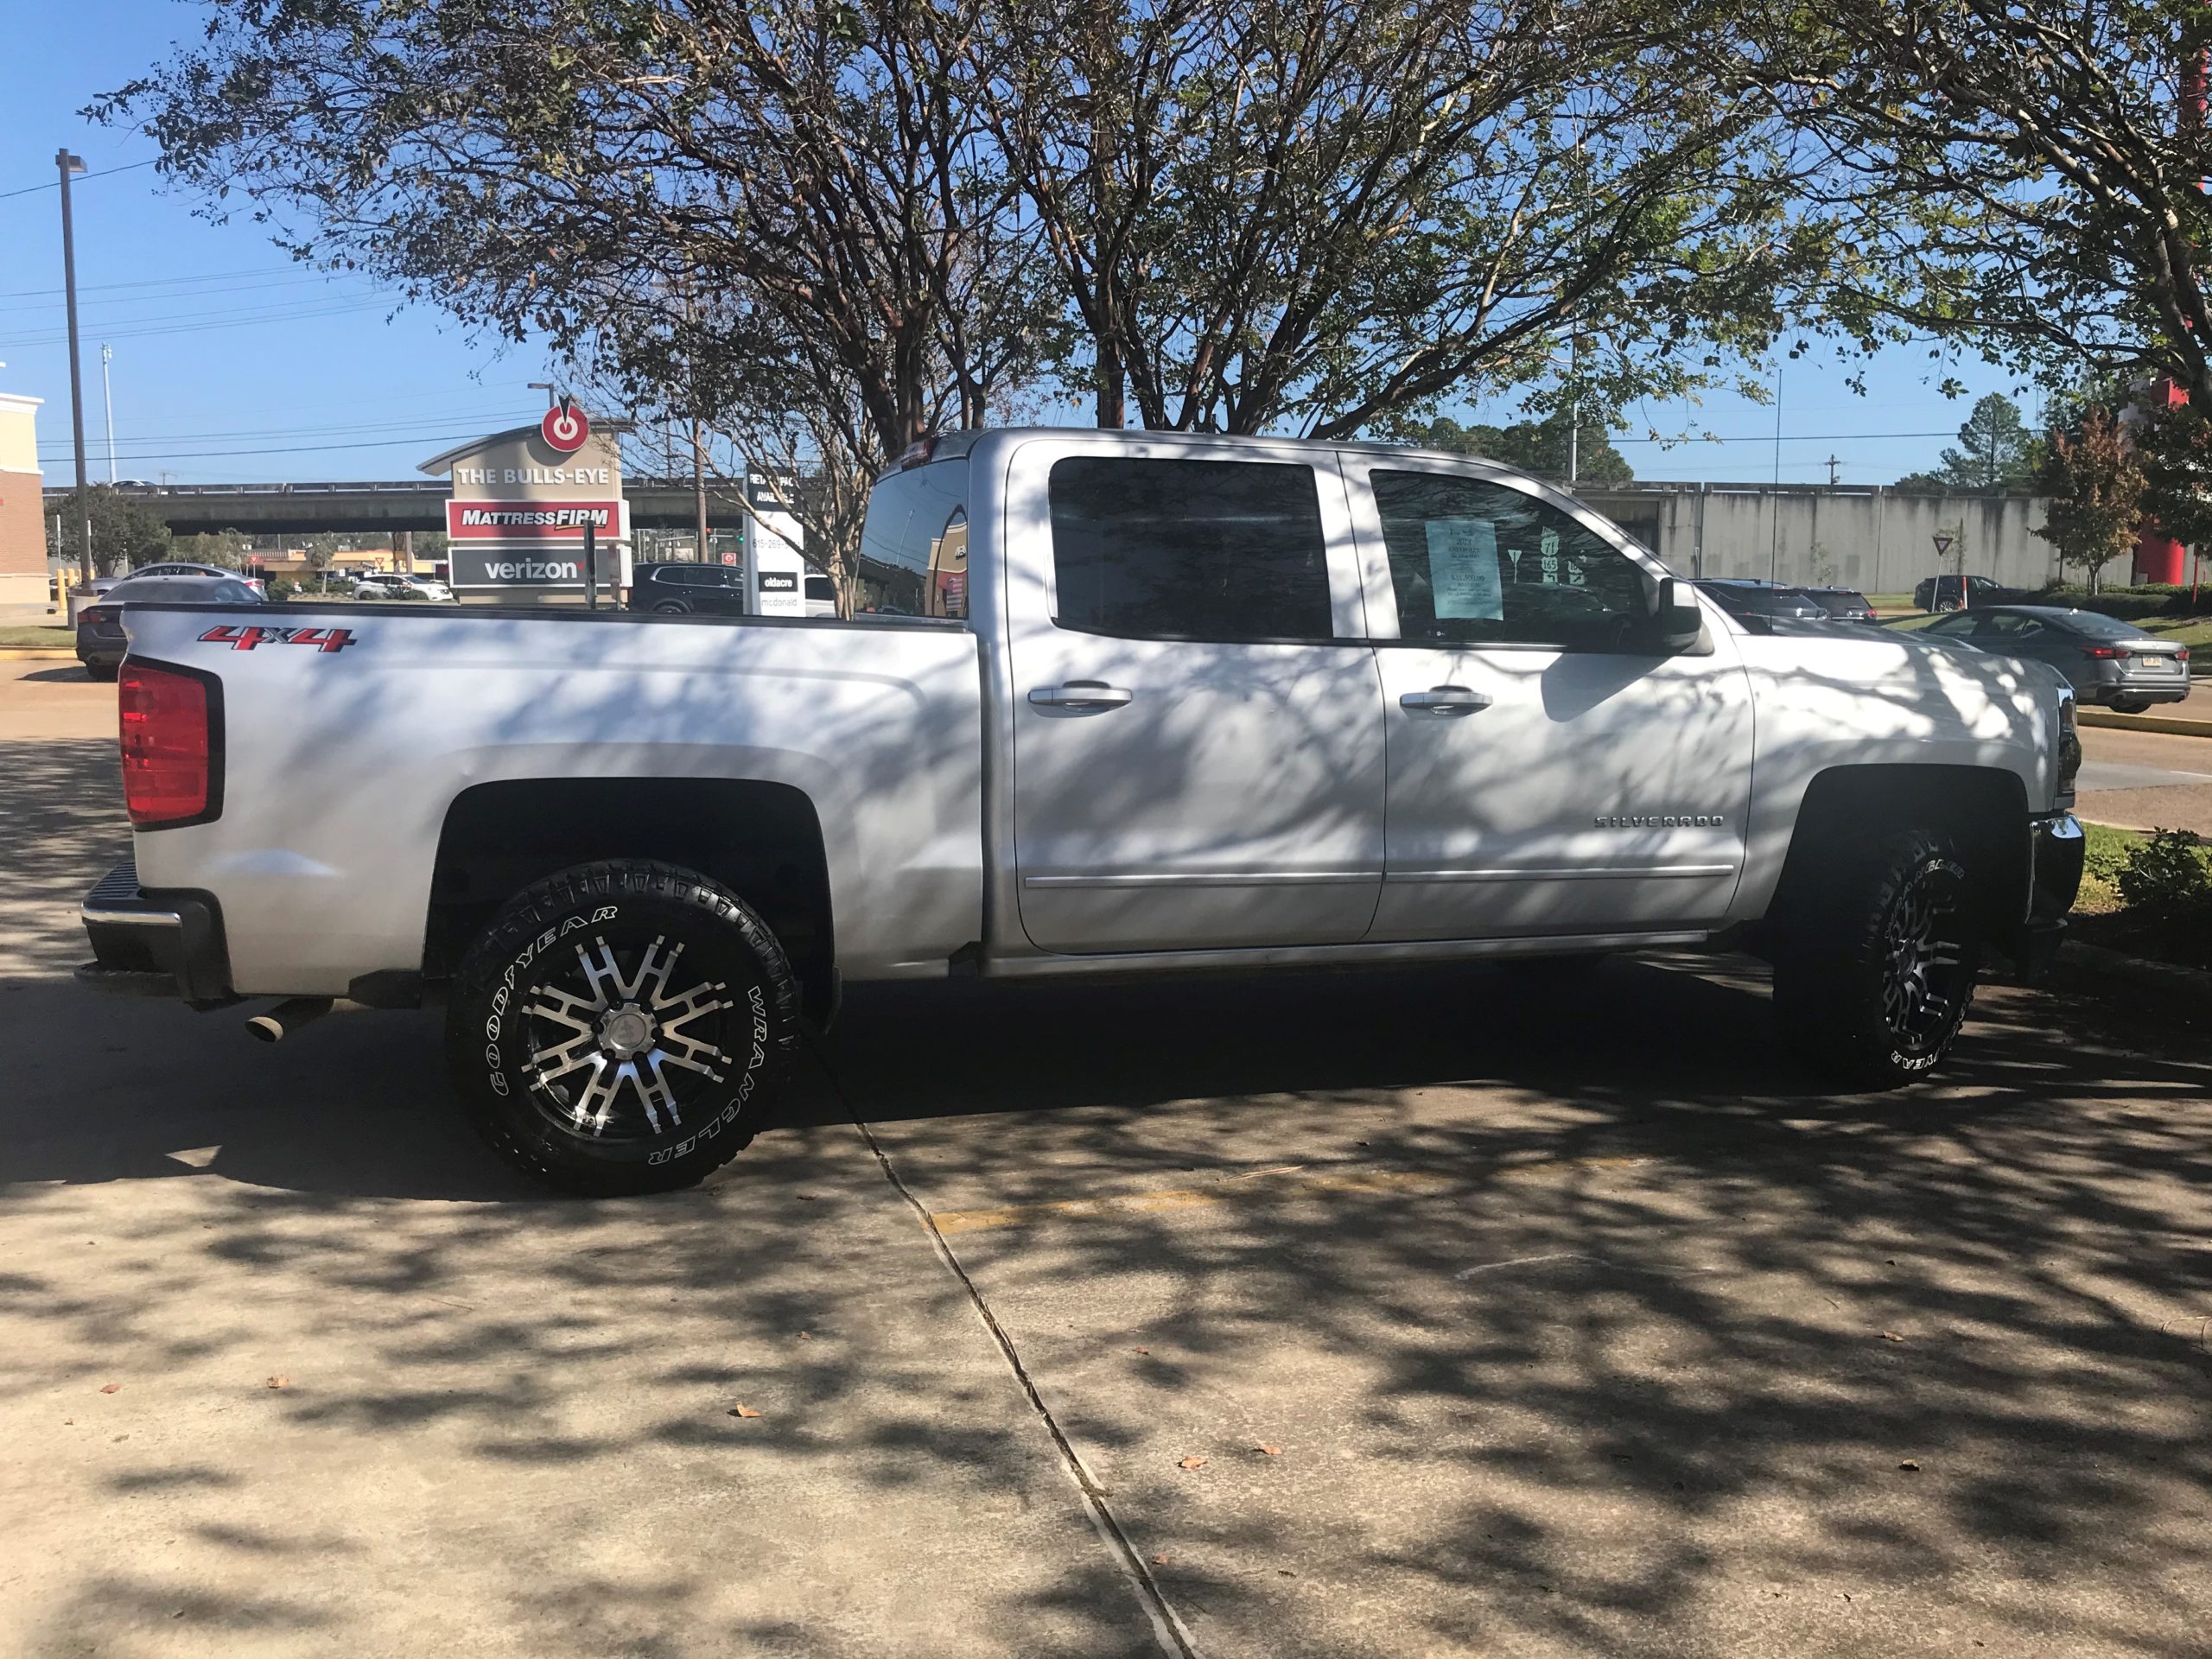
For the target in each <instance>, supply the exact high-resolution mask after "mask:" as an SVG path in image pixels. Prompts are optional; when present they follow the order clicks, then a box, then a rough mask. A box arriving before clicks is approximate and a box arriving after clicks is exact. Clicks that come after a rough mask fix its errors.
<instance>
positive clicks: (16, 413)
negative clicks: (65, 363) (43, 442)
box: [0, 392, 47, 610]
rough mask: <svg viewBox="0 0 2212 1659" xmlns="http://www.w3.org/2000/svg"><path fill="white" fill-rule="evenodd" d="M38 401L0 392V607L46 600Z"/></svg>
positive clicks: (29, 604) (44, 533)
mask: <svg viewBox="0 0 2212 1659" xmlns="http://www.w3.org/2000/svg"><path fill="white" fill-rule="evenodd" d="M39 403H40V400H39V399H38V398H36V397H18V396H16V395H15V394H14V393H12V392H0V606H5V607H9V608H10V609H11V610H12V609H14V608H16V607H22V606H37V607H40V608H41V610H42V609H43V608H44V607H45V605H46V602H47V597H46V595H47V583H46V516H45V507H44V505H43V498H42V497H41V494H40V487H41V480H40V477H39V470H38V409H39Z"/></svg>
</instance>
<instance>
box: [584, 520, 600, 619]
mask: <svg viewBox="0 0 2212 1659" xmlns="http://www.w3.org/2000/svg"><path fill="white" fill-rule="evenodd" d="M584 608H585V609H586V610H588V611H595V610H597V609H598V608H599V535H598V531H597V529H596V527H595V526H594V524H592V522H591V521H590V520H589V519H588V518H587V519H586V520H585V521H584Z"/></svg>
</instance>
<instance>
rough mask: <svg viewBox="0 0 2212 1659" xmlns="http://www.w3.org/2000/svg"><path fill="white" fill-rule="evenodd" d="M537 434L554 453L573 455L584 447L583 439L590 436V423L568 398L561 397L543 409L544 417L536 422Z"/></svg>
mask: <svg viewBox="0 0 2212 1659" xmlns="http://www.w3.org/2000/svg"><path fill="white" fill-rule="evenodd" d="M537 430H538V435H540V436H542V437H543V439H544V440H545V442H546V443H547V445H548V446H549V447H550V448H552V449H553V450H555V451H556V453H558V454H563V455H573V454H575V453H576V451H577V450H579V449H581V448H583V447H584V440H585V439H587V438H588V437H590V436H591V423H590V422H589V421H588V420H587V419H585V418H584V412H583V410H581V409H578V408H577V407H576V406H575V404H574V403H573V402H571V401H570V400H569V399H568V398H566V397H563V399H562V400H561V401H560V402H559V403H557V404H555V405H554V406H553V407H552V408H550V409H549V410H546V411H545V418H544V419H543V420H542V421H540V422H539V423H537Z"/></svg>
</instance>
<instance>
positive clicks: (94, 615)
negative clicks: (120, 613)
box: [77, 605, 115, 622]
mask: <svg viewBox="0 0 2212 1659" xmlns="http://www.w3.org/2000/svg"><path fill="white" fill-rule="evenodd" d="M114 614H115V613H114V612H113V611H104V610H102V609H101V608H100V607H99V606H97V605H87V606H86V607H85V608H84V609H83V610H81V611H79V612H78V613H77V620H79V622H105V621H106V620H108V619H109V618H111V617H112V616H113V615H114Z"/></svg>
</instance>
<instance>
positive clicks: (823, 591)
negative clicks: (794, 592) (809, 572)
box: [806, 576, 837, 616]
mask: <svg viewBox="0 0 2212 1659" xmlns="http://www.w3.org/2000/svg"><path fill="white" fill-rule="evenodd" d="M806 613H807V614H808V615H809V616H835V615H836V614H837V585H836V583H835V582H831V581H830V580H829V577H827V576H809V577H808V578H807V579H806Z"/></svg>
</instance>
